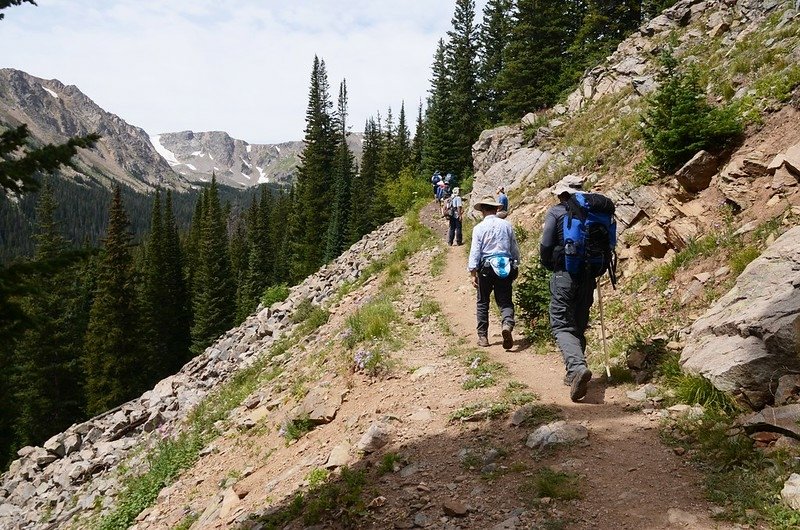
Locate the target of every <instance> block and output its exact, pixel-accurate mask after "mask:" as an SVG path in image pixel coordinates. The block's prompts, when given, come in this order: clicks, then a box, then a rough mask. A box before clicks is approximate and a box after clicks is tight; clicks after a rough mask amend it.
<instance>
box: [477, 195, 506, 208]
mask: <svg viewBox="0 0 800 530" xmlns="http://www.w3.org/2000/svg"><path fill="white" fill-rule="evenodd" d="M481 205H484V206H490V207H492V208H500V206H501V204H500V203H499V202H497V201H496V200H495V198H494V197H492V196H490V195H487V196H486V197H484V198H483V199H481V200H479V201H478V202H476V203H475V204H473V205H472V207H473V208H474V209H476V210H480V209H481V208H480V207H481Z"/></svg>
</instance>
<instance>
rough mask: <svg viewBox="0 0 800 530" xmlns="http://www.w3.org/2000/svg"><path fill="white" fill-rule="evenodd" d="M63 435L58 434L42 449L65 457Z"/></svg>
mask: <svg viewBox="0 0 800 530" xmlns="http://www.w3.org/2000/svg"><path fill="white" fill-rule="evenodd" d="M62 436H63V435H62V434H56V435H55V436H53V437H52V438H50V439H49V440H47V441H46V442H45V443H44V445H43V446H42V447H44V448H45V449H47V450H48V451H50V452H51V453H53V454H54V455H56V456H59V457H62V456H64V442H63V441H62Z"/></svg>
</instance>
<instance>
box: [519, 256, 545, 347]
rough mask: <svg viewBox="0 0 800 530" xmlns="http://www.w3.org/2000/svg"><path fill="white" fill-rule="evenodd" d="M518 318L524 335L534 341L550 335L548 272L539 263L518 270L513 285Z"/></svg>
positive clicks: (542, 339)
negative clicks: (518, 272) (516, 278)
mask: <svg viewBox="0 0 800 530" xmlns="http://www.w3.org/2000/svg"><path fill="white" fill-rule="evenodd" d="M515 291H516V293H515V295H514V297H515V298H516V304H517V308H518V310H519V311H518V314H519V318H520V320H521V321H522V323H523V325H524V329H525V336H526V337H528V338H529V339H530V340H532V341H534V342H541V341H545V340H548V339H549V337H550V314H549V308H550V272H549V271H548V270H547V269H545V268H544V267H542V266H541V265H540V264H538V263H537V264H536V265H533V266H532V267H527V268H525V269H523V270H522V271H521V272H520V275H519V279H518V280H517V282H516V286H515Z"/></svg>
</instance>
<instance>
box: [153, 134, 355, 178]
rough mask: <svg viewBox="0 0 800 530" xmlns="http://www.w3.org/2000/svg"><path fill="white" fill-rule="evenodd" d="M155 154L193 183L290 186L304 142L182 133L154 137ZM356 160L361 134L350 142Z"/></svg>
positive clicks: (352, 136) (350, 138) (352, 137)
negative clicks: (264, 141)
mask: <svg viewBox="0 0 800 530" xmlns="http://www.w3.org/2000/svg"><path fill="white" fill-rule="evenodd" d="M150 141H151V142H152V143H153V146H154V147H155V149H156V151H158V153H159V154H161V156H163V157H164V159H165V160H166V161H167V163H169V165H170V166H171V167H172V169H173V170H174V171H176V172H178V173H179V174H180V175H182V176H183V177H185V178H186V179H187V180H189V181H191V182H208V181H210V180H211V174H212V172H213V173H215V174H216V176H217V180H218V181H219V182H220V183H222V184H227V185H228V186H233V187H249V186H255V185H257V184H263V183H267V182H269V183H279V184H291V183H292V182H294V174H295V171H296V169H297V165H298V164H299V163H300V153H301V152H302V151H303V142H301V141H295V142H284V143H280V144H250V143H247V142H245V141H244V140H238V139H235V138H231V137H230V135H228V134H227V133H225V132H222V131H211V132H192V131H182V132H173V133H164V134H158V135H155V136H152V137H151V138H150ZM348 143H349V146H350V149H351V150H352V151H353V153H354V154H355V157H356V160H358V159H360V158H361V134H360V133H352V134H351V135H350V136H349V138H348Z"/></svg>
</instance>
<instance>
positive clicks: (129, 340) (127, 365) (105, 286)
mask: <svg viewBox="0 0 800 530" xmlns="http://www.w3.org/2000/svg"><path fill="white" fill-rule="evenodd" d="M128 224H129V223H128V216H127V214H126V213H125V209H124V208H123V205H122V196H121V192H120V188H119V187H116V188H115V189H114V197H113V199H112V203H111V209H110V212H109V224H108V234H107V236H106V239H105V241H104V243H105V245H104V249H103V257H102V260H101V261H100V263H99V266H98V269H97V286H96V289H95V293H94V301H93V303H92V308H91V311H90V313H89V325H88V329H87V331H86V352H85V357H84V366H85V372H86V401H87V411H88V412H89V414H97V413H99V412H103V411H105V410H107V409H109V408H111V407H113V406H115V405H118V404H119V403H122V402H124V401H126V400H128V399H131V398H133V397H134V396H135V395H136V394H137V393H138V392H140V391H142V390H143V388H144V385H145V374H144V371H143V370H142V363H143V362H146V360H147V358H146V356H144V355H143V353H142V348H141V344H140V336H141V329H142V327H141V325H140V319H139V315H140V306H139V304H138V303H137V300H136V289H135V284H134V270H133V260H132V257H131V251H130V246H131V240H132V236H131V234H130V233H129V232H128Z"/></svg>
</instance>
